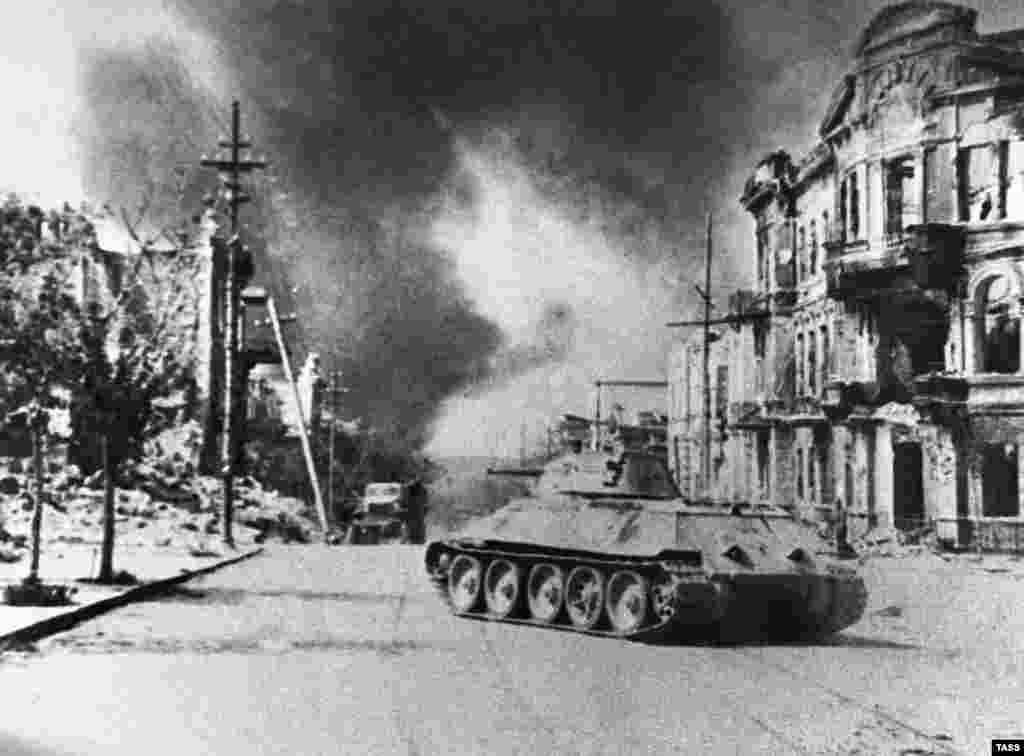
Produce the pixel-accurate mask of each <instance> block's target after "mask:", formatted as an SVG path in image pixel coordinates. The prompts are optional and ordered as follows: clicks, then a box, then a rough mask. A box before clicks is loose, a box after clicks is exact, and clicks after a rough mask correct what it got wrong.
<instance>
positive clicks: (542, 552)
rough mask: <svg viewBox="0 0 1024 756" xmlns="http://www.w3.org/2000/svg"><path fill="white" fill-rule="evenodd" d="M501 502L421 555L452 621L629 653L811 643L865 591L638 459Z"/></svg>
mask: <svg viewBox="0 0 1024 756" xmlns="http://www.w3.org/2000/svg"><path fill="white" fill-rule="evenodd" d="M536 474H537V481H536V484H535V490H534V492H533V495H531V496H529V497H525V498H520V499H514V500H512V501H510V502H509V503H508V504H507V505H506V506H505V507H503V508H501V509H499V510H498V511H496V512H494V513H493V514H492V515H490V516H487V517H484V518H481V519H479V520H476V521H474V522H472V523H471V524H469V525H468V526H467V527H466V528H464V529H463V530H462V531H460V532H458V533H457V534H454V535H452V536H450V537H446V538H444V539H441V540H435V541H432V542H430V543H429V544H428V545H427V549H426V554H425V560H426V570H427V572H428V574H429V576H430V578H431V580H432V581H433V583H434V584H435V586H436V587H437V589H438V591H439V593H440V594H441V596H442V598H443V599H444V601H445V602H446V603H447V604H448V606H449V607H450V609H451V611H452V612H453V613H454V614H456V615H460V616H464V617H471V618H480V619H489V620H496V621H502V622H510V623H518V624H526V625H535V626H539V627H543V628H550V629H558V630H566V631H574V632H580V633H588V634H596V635H609V636H615V637H620V638H628V639H633V640H638V641H665V640H671V639H678V640H687V639H694V640H696V639H711V640H721V641H735V640H744V639H753V638H765V637H771V638H787V639H807V638H820V637H824V636H828V635H831V634H833V633H836V632H838V631H840V630H842V629H843V628H846V627H849V626H850V625H852V624H854V623H855V622H857V621H858V620H859V619H860V617H861V615H862V614H863V612H864V606H865V603H866V600H867V591H866V589H865V586H864V582H863V580H862V579H861V578H860V577H859V576H858V575H857V573H856V571H855V570H854V569H852V568H851V567H849V566H847V565H846V564H842V563H841V562H840V560H838V559H834V558H833V554H834V552H833V551H832V550H831V549H830V546H829V544H828V543H827V542H825V541H824V540H823V539H821V538H820V536H819V535H818V533H817V530H816V529H815V528H814V527H813V526H812V525H810V524H809V523H805V522H801V521H800V520H798V519H796V518H794V517H793V516H792V515H791V514H790V513H788V512H786V511H784V510H780V509H774V508H763V507H762V508H754V507H751V506H746V505H743V504H736V505H732V506H729V507H725V506H710V505H694V504H692V503H688V502H686V501H684V500H683V498H682V497H681V496H680V494H679V491H678V489H677V488H676V487H675V484H674V483H673V480H672V477H671V475H670V472H669V470H668V467H667V465H666V463H665V460H664V459H663V458H662V457H661V456H660V455H657V454H653V453H650V452H643V451H640V452H635V451H634V452H625V453H622V454H615V455H609V454H607V453H602V452H597V451H583V452H580V453H569V454H566V455H564V456H562V457H559V458H557V459H555V460H553V461H551V462H549V463H547V464H546V465H545V466H544V467H543V468H542V469H539V470H537V471H536Z"/></svg>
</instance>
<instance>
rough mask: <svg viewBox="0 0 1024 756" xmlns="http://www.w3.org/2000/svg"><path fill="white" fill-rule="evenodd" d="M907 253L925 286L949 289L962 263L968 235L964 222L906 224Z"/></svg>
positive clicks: (913, 272) (915, 274) (916, 278)
mask: <svg viewBox="0 0 1024 756" xmlns="http://www.w3.org/2000/svg"><path fill="white" fill-rule="evenodd" d="M906 238H907V244H906V248H907V257H908V260H909V262H910V272H911V275H912V276H913V279H914V282H915V283H916V284H917V285H918V286H920V287H921V288H922V289H949V288H950V287H951V286H952V285H953V283H954V282H955V281H956V278H957V275H958V274H959V273H960V269H961V267H962V265H963V257H964V246H965V242H966V238H967V233H966V229H965V228H964V227H963V226H957V225H952V224H949V223H924V224H921V225H915V226H910V227H908V228H907V237H906Z"/></svg>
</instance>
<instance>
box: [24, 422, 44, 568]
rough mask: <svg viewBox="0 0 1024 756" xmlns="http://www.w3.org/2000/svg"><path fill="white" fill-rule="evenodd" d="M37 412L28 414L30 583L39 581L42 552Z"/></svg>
mask: <svg viewBox="0 0 1024 756" xmlns="http://www.w3.org/2000/svg"><path fill="white" fill-rule="evenodd" d="M38 412H39V410H34V411H33V412H32V413H30V414H29V428H30V430H31V433H32V476H33V481H34V484H35V499H36V500H35V506H34V507H33V509H32V562H31V565H30V567H29V572H28V579H29V581H30V582H33V583H35V582H38V581H39V553H40V551H41V550H42V532H43V432H42V429H41V428H40V425H41V421H40V419H39V417H38V414H37V413H38Z"/></svg>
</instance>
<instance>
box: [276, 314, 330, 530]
mask: <svg viewBox="0 0 1024 756" xmlns="http://www.w3.org/2000/svg"><path fill="white" fill-rule="evenodd" d="M267 312H268V313H269V315H270V324H271V325H272V326H273V328H274V338H275V339H277V348H278V349H279V350H280V352H281V365H282V366H283V367H284V373H285V377H286V378H287V379H288V383H289V384H290V385H291V387H292V395H293V396H294V397H295V411H296V412H297V413H298V416H299V437H300V439H301V440H302V453H303V456H304V457H305V458H306V472H307V473H309V482H310V485H312V487H313V498H314V500H315V502H316V511H317V515H318V516H319V518H320V527H321V528H322V529H323V533H324V538H325V539H326V538H327V531H328V527H329V526H328V522H327V510H326V508H325V507H324V499H323V496H322V495H321V493H320V480H319V479H318V478H317V474H316V466H315V465H314V464H313V449H312V447H311V446H310V443H309V431H308V429H307V428H306V413H305V412H304V411H303V409H302V397H301V396H300V395H299V385H298V384H297V383H296V382H295V375H294V373H292V363H291V359H290V358H289V357H288V349H287V348H286V347H285V343H284V335H283V334H282V333H281V321H280V320H279V319H278V317H277V307H276V305H275V304H274V298H273V297H270V298H269V299H268V300H267Z"/></svg>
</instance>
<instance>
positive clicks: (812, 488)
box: [807, 448, 818, 501]
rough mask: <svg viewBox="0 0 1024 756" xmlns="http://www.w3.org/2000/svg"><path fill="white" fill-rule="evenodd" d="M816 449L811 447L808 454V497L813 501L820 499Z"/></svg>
mask: <svg viewBox="0 0 1024 756" xmlns="http://www.w3.org/2000/svg"><path fill="white" fill-rule="evenodd" d="M814 451H815V449H813V448H812V449H811V453H810V454H808V455H807V461H808V463H809V464H808V465H807V498H808V499H810V500H811V501H817V500H818V479H817V478H818V476H817V474H816V473H817V470H816V469H815V468H816V467H817V464H818V462H817V459H816V457H817V455H816V454H815V453H814Z"/></svg>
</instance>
